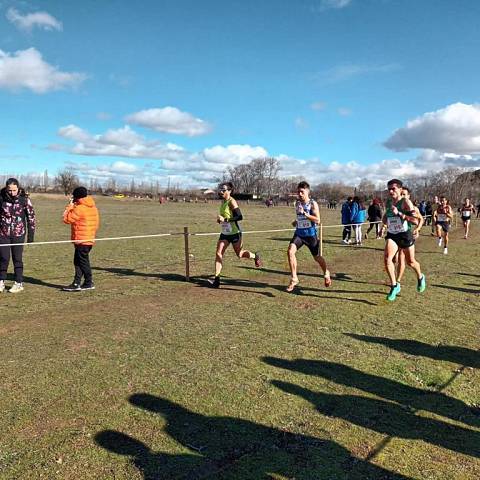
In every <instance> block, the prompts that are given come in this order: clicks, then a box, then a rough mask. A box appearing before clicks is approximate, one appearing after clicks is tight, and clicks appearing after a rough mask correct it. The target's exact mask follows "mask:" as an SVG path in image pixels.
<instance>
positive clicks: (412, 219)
mask: <svg viewBox="0 0 480 480" xmlns="http://www.w3.org/2000/svg"><path fill="white" fill-rule="evenodd" d="M403 202H404V205H405V206H406V208H405V210H406V211H407V212H408V213H406V214H405V213H401V212H400V213H399V214H398V216H399V217H400V218H401V219H402V220H406V221H407V222H409V223H411V224H413V225H418V222H419V221H420V219H419V218H418V217H417V216H416V214H415V207H414V206H413V203H412V202H411V201H410V200H407V199H406V198H404V200H403Z"/></svg>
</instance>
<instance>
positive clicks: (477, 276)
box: [455, 272, 480, 278]
mask: <svg viewBox="0 0 480 480" xmlns="http://www.w3.org/2000/svg"><path fill="white" fill-rule="evenodd" d="M455 275H463V276H465V277H475V278H480V275H477V274H475V273H463V272H455Z"/></svg>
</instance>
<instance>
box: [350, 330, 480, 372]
mask: <svg viewBox="0 0 480 480" xmlns="http://www.w3.org/2000/svg"><path fill="white" fill-rule="evenodd" d="M344 335H347V336H349V337H351V338H354V339H355V340H361V341H362V342H368V343H377V344H379V345H384V346H385V347H387V348H391V349H392V350H396V351H398V352H403V353H407V354H409V355H416V356H419V357H428V358H433V359H434V360H444V361H447V362H452V363H458V364H460V365H465V366H466V367H473V368H480V351H478V350H471V349H469V348H465V347H457V346H454V345H430V344H428V343H423V342H419V341H417V340H406V339H395V338H387V337H372V336H368V335H359V334H356V333H345V334H344Z"/></svg>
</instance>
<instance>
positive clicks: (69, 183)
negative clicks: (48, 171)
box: [55, 168, 79, 195]
mask: <svg viewBox="0 0 480 480" xmlns="http://www.w3.org/2000/svg"><path fill="white" fill-rule="evenodd" d="M55 183H56V184H57V185H58V186H59V187H60V188H61V189H62V191H63V193H64V194H65V195H69V194H70V193H72V192H73V189H74V188H75V187H76V186H77V185H78V184H79V180H78V177H77V176H76V175H75V173H74V172H73V170H72V169H70V168H65V169H64V170H60V171H59V172H58V173H57V176H56V177H55Z"/></svg>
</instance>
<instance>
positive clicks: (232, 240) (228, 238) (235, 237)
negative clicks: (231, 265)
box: [219, 232, 242, 243]
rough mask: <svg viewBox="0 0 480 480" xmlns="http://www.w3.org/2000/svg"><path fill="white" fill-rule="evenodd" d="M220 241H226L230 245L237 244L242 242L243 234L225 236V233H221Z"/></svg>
mask: <svg viewBox="0 0 480 480" xmlns="http://www.w3.org/2000/svg"><path fill="white" fill-rule="evenodd" d="M219 240H226V241H227V242H230V243H237V242H239V241H240V240H242V232H238V233H234V234H233V235H225V234H224V233H221V234H220V238H219Z"/></svg>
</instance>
